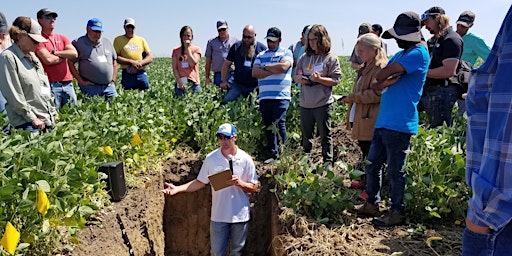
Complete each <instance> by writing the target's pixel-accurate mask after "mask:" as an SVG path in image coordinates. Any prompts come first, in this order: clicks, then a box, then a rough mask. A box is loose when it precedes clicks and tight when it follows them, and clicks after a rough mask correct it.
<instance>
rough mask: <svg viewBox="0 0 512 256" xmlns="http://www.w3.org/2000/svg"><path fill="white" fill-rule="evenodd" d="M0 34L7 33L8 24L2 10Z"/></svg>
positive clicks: (0, 14)
mask: <svg viewBox="0 0 512 256" xmlns="http://www.w3.org/2000/svg"><path fill="white" fill-rule="evenodd" d="M0 34H9V25H7V19H6V18H5V16H4V14H3V13H2V12H0Z"/></svg>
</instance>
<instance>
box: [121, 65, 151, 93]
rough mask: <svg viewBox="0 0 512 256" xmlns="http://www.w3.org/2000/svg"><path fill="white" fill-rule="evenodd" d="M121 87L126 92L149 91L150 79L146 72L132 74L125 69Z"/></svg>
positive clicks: (138, 71) (142, 70)
mask: <svg viewBox="0 0 512 256" xmlns="http://www.w3.org/2000/svg"><path fill="white" fill-rule="evenodd" d="M121 78H122V79H121V85H122V86H123V88H124V89H125V90H149V89H150V85H149V79H148V74H147V73H146V70H144V69H141V70H137V73H135V74H130V73H128V71H127V70H126V68H125V69H123V72H122V74H121Z"/></svg>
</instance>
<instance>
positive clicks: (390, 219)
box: [372, 210, 405, 227]
mask: <svg viewBox="0 0 512 256" xmlns="http://www.w3.org/2000/svg"><path fill="white" fill-rule="evenodd" d="M372 224H373V225H375V226H381V227H392V226H397V225H403V224H405V215H403V214H401V213H398V212H395V211H393V210H390V211H389V212H388V213H387V214H386V215H384V216H382V218H376V219H374V220H372Z"/></svg>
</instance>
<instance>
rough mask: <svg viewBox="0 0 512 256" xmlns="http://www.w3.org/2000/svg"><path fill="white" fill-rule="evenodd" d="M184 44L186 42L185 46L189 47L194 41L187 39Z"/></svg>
mask: <svg viewBox="0 0 512 256" xmlns="http://www.w3.org/2000/svg"><path fill="white" fill-rule="evenodd" d="M184 44H185V47H186V48H188V47H190V45H191V44H192V41H190V40H185V42H184Z"/></svg>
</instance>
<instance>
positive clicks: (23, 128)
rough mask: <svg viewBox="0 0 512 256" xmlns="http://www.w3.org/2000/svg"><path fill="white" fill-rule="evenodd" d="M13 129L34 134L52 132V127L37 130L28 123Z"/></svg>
mask: <svg viewBox="0 0 512 256" xmlns="http://www.w3.org/2000/svg"><path fill="white" fill-rule="evenodd" d="M14 128H15V129H22V130H26V131H30V132H31V133H35V132H43V133H44V132H47V131H48V130H52V128H53V127H52V126H45V128H44V129H42V130H41V129H39V128H36V127H35V126H34V125H33V124H32V123H31V122H28V123H24V124H20V125H18V126H16V127H14Z"/></svg>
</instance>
